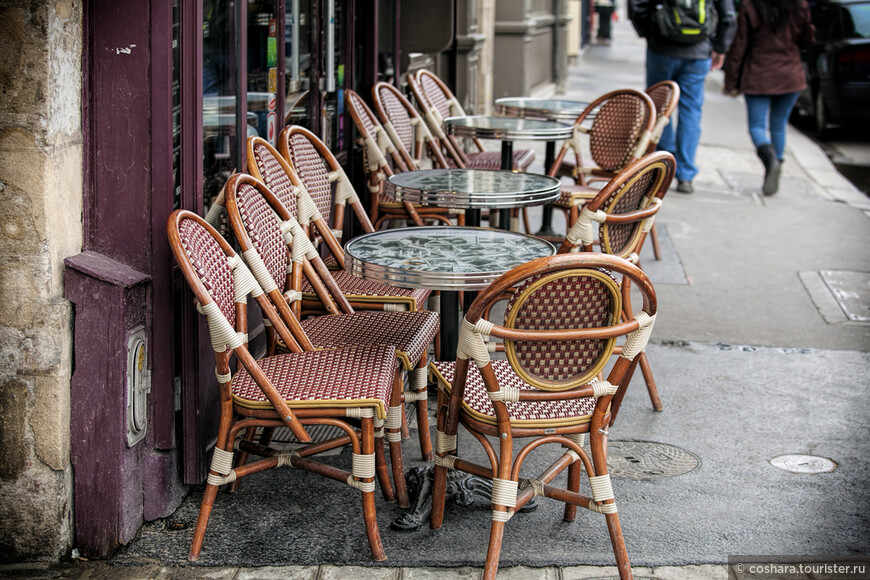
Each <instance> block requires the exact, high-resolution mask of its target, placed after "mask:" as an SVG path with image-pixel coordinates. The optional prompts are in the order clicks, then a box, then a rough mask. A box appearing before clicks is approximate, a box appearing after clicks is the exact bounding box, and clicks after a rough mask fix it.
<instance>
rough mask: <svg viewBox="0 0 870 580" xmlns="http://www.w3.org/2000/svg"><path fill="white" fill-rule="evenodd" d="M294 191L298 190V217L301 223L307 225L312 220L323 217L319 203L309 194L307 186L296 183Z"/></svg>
mask: <svg viewBox="0 0 870 580" xmlns="http://www.w3.org/2000/svg"><path fill="white" fill-rule="evenodd" d="M297 188H298V190H297ZM293 191H294V192H296V219H298V220H299V223H300V224H302V225H304V226H307V225H309V224H310V223H311V222H312V221H317V220H322V219H323V216H322V215H320V210H319V209H317V204H316V203H314V200H313V199H311V196H310V195H308V190H306V189H305V186H303V185H296V186H294V187H293Z"/></svg>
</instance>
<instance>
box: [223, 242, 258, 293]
mask: <svg viewBox="0 0 870 580" xmlns="http://www.w3.org/2000/svg"><path fill="white" fill-rule="evenodd" d="M227 264H229V266H230V268H231V269H232V271H233V287H234V290H235V295H236V302H240V303H246V302H247V301H248V294H253V295H254V296H255V297H256V296H262V295H263V290H262V288H260V285H259V284H257V279H256V278H254V275H253V274H251V271H250V270H248V267H247V266H246V265H245V262H244V261H243V260H242V257H241V256H240V255H238V254H236V255H235V256H233V257H231V258H227Z"/></svg>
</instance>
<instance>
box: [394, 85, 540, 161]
mask: <svg viewBox="0 0 870 580" xmlns="http://www.w3.org/2000/svg"><path fill="white" fill-rule="evenodd" d="M408 84H409V85H410V86H411V92H412V93H413V94H414V100H415V101H416V102H417V107H419V109H420V112H421V113H422V114H423V118H424V119H426V124H427V125H428V126H429V130H430V131H431V132H432V134H433V135H434V136H435V137H437V138H438V140H439V142H440V143H441V147H442V148H443V149H444V150H445V152H446V155H445V157H446V158H447V162H448V164H449V165H450V166H451V167H467V168H469V169H501V151H487V150H486V149H485V148H484V146H483V143H482V142H481V141H480V139H473V142H474V145H475V147H476V149H477V150H476V151H466V150H465V149H464V148H463V147H462V145H461V143H460V142H459V140H458V139H456V138H454V137H453V136H450V135H445V133H444V129H443V128H442V124H443V122H444V119H445V118H446V117H465V116H466V113H465V111H464V110H463V108H462V105H460V104H459V100H457V98H456V96H455V95H454V94H453V91H451V90H450V89H449V88H448V87H447V85H446V84H444V81H442V80H441V79H440V78H438V76H437V75H435V74H434V73H432V72H430V71H428V70H425V69H421V70H419V71H417V74H416V75H408ZM534 160H535V152H534V151H532V150H531V149H519V150H515V151H514V152H513V159H512V160H511V168H512V169H514V170H516V171H526V170H528V168H529V166H530V165H531V164H532V162H534Z"/></svg>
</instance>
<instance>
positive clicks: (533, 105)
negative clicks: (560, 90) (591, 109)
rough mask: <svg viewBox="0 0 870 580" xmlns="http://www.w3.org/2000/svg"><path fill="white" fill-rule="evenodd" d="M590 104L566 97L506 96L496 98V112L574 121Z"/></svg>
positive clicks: (524, 116) (510, 115)
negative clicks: (566, 98)
mask: <svg viewBox="0 0 870 580" xmlns="http://www.w3.org/2000/svg"><path fill="white" fill-rule="evenodd" d="M588 105H589V103H585V102H583V101H569V100H565V99H538V98H534V97H504V98H501V99H496V101H495V114H496V115H502V116H504V117H518V118H521V119H537V120H539V121H561V122H562V123H573V122H574V120H575V119H576V118H577V116H578V115H580V113H582V112H583V110H584V109H585V108H586V107H587V106H588Z"/></svg>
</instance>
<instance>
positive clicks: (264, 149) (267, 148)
mask: <svg viewBox="0 0 870 580" xmlns="http://www.w3.org/2000/svg"><path fill="white" fill-rule="evenodd" d="M248 153H249V154H248V159H249V160H251V161H253V162H254V164H255V165H256V167H257V173H259V177H260V180H261V181H262V182H263V183H265V184H266V186H267V187H268V188H269V190H270V191H271V192H272V193H273V194H275V197H277V198H278V201H280V202H281V203H282V204H283V205H284V207H286V208H287V211H288V212H290V215H292V216H294V217H295V216H297V215H298V214H297V207H296V194H295V193H294V191H293V182H292V181H291V180H290V176H289V175H288V174H287V171H286V170H285V169H284V166H283V165H282V161H283V159H282V158H281V155H280V154H279V153H278V151H276V150H275V148H274V147H272V146H271V145H270V144H269V142H268V141H266V140H265V139H263V138H262V137H251V138H249V139H248ZM249 163H250V161H249ZM285 163H286V162H285ZM250 169H251V168H250V167H249V170H250ZM249 172H250V173H251V174H252V175H254V172H253V171H249Z"/></svg>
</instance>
